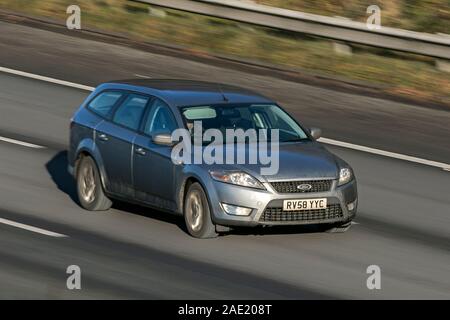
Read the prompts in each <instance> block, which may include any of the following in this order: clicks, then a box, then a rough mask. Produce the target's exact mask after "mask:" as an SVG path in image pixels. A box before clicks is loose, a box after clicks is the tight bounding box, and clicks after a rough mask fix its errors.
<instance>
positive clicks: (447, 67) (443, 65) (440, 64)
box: [435, 59, 450, 72]
mask: <svg viewBox="0 0 450 320" xmlns="http://www.w3.org/2000/svg"><path fill="white" fill-rule="evenodd" d="M435 65H436V68H437V69H438V70H439V71H443V72H450V60H443V59H436V60H435Z"/></svg>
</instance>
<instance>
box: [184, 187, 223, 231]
mask: <svg viewBox="0 0 450 320" xmlns="http://www.w3.org/2000/svg"><path fill="white" fill-rule="evenodd" d="M184 220H185V222H186V228H187V230H188V232H189V234H190V235H191V236H193V237H195V238H201V239H206V238H215V237H217V235H218V234H217V232H216V227H215V225H214V223H213V222H212V219H211V211H210V208H209V203H208V199H207V197H206V194H205V191H204V190H203V188H202V186H201V185H200V184H199V183H198V182H195V183H193V184H191V185H190V186H189V189H188V191H187V193H186V197H185V200H184Z"/></svg>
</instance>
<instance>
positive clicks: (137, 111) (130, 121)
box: [113, 94, 150, 130]
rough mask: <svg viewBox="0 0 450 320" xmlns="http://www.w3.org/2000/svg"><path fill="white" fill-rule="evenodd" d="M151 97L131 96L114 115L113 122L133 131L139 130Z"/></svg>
mask: <svg viewBox="0 0 450 320" xmlns="http://www.w3.org/2000/svg"><path fill="white" fill-rule="evenodd" d="M149 99H150V97H147V96H143V95H138V94H130V95H129V96H128V97H127V98H126V99H125V101H124V102H123V103H122V105H121V106H120V107H119V108H118V109H117V111H116V112H115V114H114V118H113V122H114V123H116V124H119V125H122V126H124V127H127V128H129V129H131V130H138V129H139V124H140V123H141V119H142V115H143V114H144V111H145V107H146V106H147V103H148V100H149Z"/></svg>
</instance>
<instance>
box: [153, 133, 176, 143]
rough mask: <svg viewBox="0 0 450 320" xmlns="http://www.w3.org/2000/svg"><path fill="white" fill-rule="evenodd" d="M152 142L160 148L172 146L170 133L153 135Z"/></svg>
mask: <svg viewBox="0 0 450 320" xmlns="http://www.w3.org/2000/svg"><path fill="white" fill-rule="evenodd" d="M152 141H153V143H155V144H159V145H162V146H173V145H174V142H172V135H171V134H170V133H159V134H155V135H154V136H153V137H152Z"/></svg>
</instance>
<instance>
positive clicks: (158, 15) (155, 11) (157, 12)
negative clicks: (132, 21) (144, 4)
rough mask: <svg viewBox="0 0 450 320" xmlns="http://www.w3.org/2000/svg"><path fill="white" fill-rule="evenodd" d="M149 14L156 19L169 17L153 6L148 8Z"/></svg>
mask: <svg viewBox="0 0 450 320" xmlns="http://www.w3.org/2000/svg"><path fill="white" fill-rule="evenodd" d="M148 14H149V15H150V16H152V17H156V18H165V17H166V16H167V13H166V12H165V11H164V10H163V9H159V8H158V9H157V8H154V7H151V6H149V7H148Z"/></svg>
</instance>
